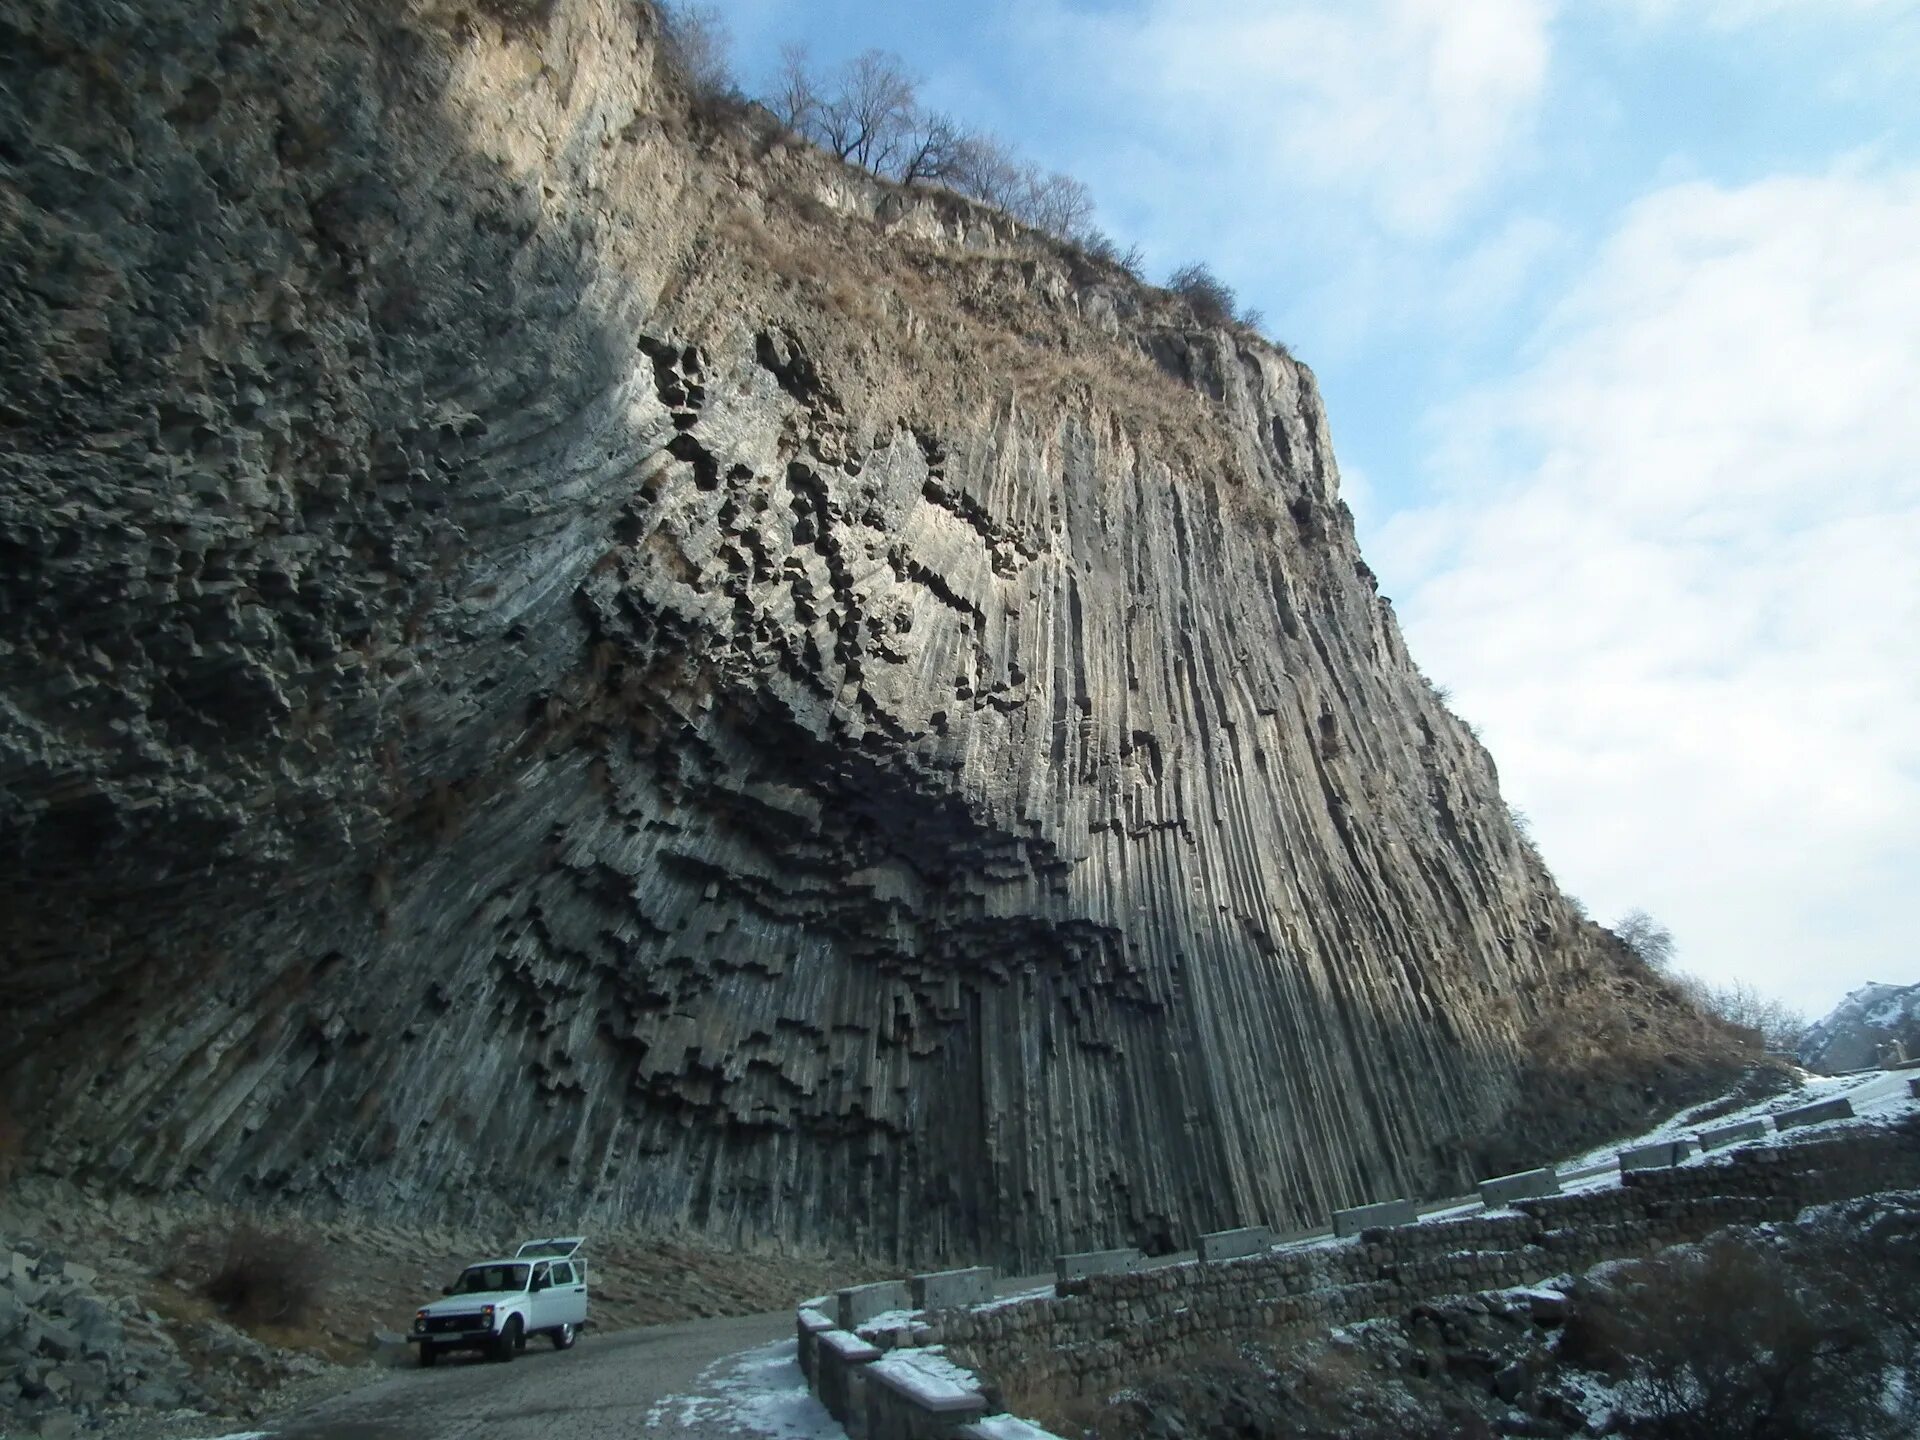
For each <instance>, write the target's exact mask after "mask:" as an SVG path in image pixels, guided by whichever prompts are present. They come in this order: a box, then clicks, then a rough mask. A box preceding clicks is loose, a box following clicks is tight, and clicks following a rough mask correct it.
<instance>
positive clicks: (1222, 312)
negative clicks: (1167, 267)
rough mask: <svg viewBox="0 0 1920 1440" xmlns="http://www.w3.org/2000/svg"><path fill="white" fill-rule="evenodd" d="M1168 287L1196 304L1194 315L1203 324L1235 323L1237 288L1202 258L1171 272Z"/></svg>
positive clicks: (1190, 302)
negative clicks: (1202, 260) (1208, 266)
mask: <svg viewBox="0 0 1920 1440" xmlns="http://www.w3.org/2000/svg"><path fill="white" fill-rule="evenodd" d="M1167 289H1169V290H1171V291H1172V292H1173V293H1174V294H1176V295H1178V296H1179V297H1180V298H1181V299H1183V300H1185V301H1186V302H1187V303H1188V304H1189V305H1191V306H1192V307H1193V313H1194V317H1195V318H1196V319H1198V320H1199V322H1200V323H1201V324H1202V325H1230V324H1232V323H1233V307H1234V293H1233V287H1232V286H1231V285H1229V284H1227V282H1226V281H1224V280H1222V279H1221V278H1220V277H1219V276H1218V275H1216V274H1214V273H1213V271H1212V270H1210V269H1208V268H1207V267H1206V265H1204V264H1202V263H1200V262H1199V261H1195V262H1194V263H1193V264H1191V265H1182V266H1181V267H1180V268H1179V269H1178V270H1176V271H1174V272H1173V274H1171V275H1169V276H1168V277H1167Z"/></svg>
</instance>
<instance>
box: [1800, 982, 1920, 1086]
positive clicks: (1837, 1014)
mask: <svg viewBox="0 0 1920 1440" xmlns="http://www.w3.org/2000/svg"><path fill="white" fill-rule="evenodd" d="M1889 1040H1899V1041H1902V1042H1903V1043H1904V1044H1905V1045H1906V1047H1907V1055H1908V1056H1909V1057H1910V1058H1912V1059H1915V1060H1920V985H1879V984H1867V985H1862V986H1861V987H1860V988H1859V989H1858V990H1856V991H1854V992H1853V993H1852V994H1851V995H1849V996H1847V998H1846V999H1844V1000H1842V1001H1841V1002H1840V1003H1839V1004H1838V1005H1836V1006H1834V1007H1833V1013H1832V1014H1830V1015H1828V1016H1827V1018H1826V1019H1824V1020H1822V1021H1820V1022H1819V1023H1818V1024H1817V1025H1813V1026H1811V1027H1809V1029H1808V1030H1807V1034H1806V1038H1805V1039H1804V1040H1802V1041H1801V1042H1800V1063H1801V1064H1802V1065H1805V1066H1806V1067H1807V1068H1808V1069H1809V1070H1819V1071H1823V1072H1825V1073H1826V1074H1829V1075H1832V1074H1837V1073H1839V1072H1840V1071H1842V1070H1859V1069H1863V1068H1865V1067H1866V1066H1868V1065H1873V1064H1876V1063H1877V1062H1878V1060H1879V1058H1880V1046H1881V1045H1883V1044H1884V1043H1886V1042H1887V1041H1889Z"/></svg>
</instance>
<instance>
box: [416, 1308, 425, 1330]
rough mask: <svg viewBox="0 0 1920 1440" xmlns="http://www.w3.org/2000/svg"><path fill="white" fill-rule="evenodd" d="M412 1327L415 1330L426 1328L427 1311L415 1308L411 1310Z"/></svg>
mask: <svg viewBox="0 0 1920 1440" xmlns="http://www.w3.org/2000/svg"><path fill="white" fill-rule="evenodd" d="M413 1328H414V1329H416V1330H424V1329H426V1328H427V1312H426V1311H424V1310H416V1311H414V1312H413Z"/></svg>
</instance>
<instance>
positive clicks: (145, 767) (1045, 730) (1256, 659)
mask: <svg viewBox="0 0 1920 1440" xmlns="http://www.w3.org/2000/svg"><path fill="white" fill-rule="evenodd" d="M540 8H541V7H538V6H526V7H501V6H493V7H490V6H486V5H480V6H476V7H473V8H472V9H471V10H468V11H453V10H447V9H442V8H441V7H438V6H434V5H428V4H424V3H422V4H401V5H376V4H365V5H331V6H319V5H312V6H292V7H282V8H275V9H262V8H260V7H256V6H250V5H244V4H240V3H237V0H225V3H223V0H212V3H201V0H195V3H192V4H189V3H186V0H155V3H150V4H144V5H142V6H139V7H118V6H109V5H106V4H104V3H87V0H69V3H64V4H25V3H21V0H5V3H0V152H3V153H4V155H5V157H6V160H7V164H6V167H5V168H4V170H0V213H4V216H5V222H6V223H5V224H4V225H0V308H3V310H4V315H5V324H4V325H0V416H4V421H5V424H4V431H3V432H0V465H3V466H4V479H3V480H0V559H3V560H4V564H3V565H0V639H3V640H4V646H3V647H0V844H4V853H5V870H6V875H5V879H4V881H0V884H4V886H5V891H4V900H5V905H6V909H7V914H8V924H7V925H6V926H5V931H6V938H5V940H4V941H3V942H0V944H4V946H5V949H4V951H0V980H4V983H5V986H6V989H7V993H8V996H9V1001H10V1003H9V1005H8V1007H7V1009H6V1018H5V1020H4V1021H0V1027H4V1028H3V1029H0V1042H3V1043H0V1051H3V1052H4V1054H5V1056H6V1057H7V1058H6V1060H5V1061H4V1062H0V1063H3V1064H4V1065H5V1066H6V1069H7V1076H6V1078H7V1080H8V1082H9V1086H10V1089H11V1092H12V1093H13V1094H15V1095H16V1096H19V1097H22V1098H21V1099H19V1100H17V1101H16V1102H15V1103H16V1106H17V1107H18V1108H20V1109H21V1110H22V1111H23V1112H24V1113H22V1114H21V1115H20V1117H19V1123H20V1124H21V1127H22V1132H23V1134H24V1135H25V1137H26V1145H27V1149H28V1154H29V1156H30V1158H31V1160H32V1163H34V1164H36V1165H37V1166H39V1167H41V1168H42V1169H45V1170H49V1171H53V1172H58V1173H72V1172H79V1173H86V1174H91V1175H95V1176H98V1177H100V1178H103V1179H107V1180H110V1181H113V1182H116V1183H122V1184H127V1185H133V1186H141V1187H153V1188H162V1189H167V1188H177V1187H198V1188H204V1189H210V1190H216V1191H221V1192H246V1191H250V1190H251V1191H262V1192H271V1193H273V1194H275V1195H282V1196H293V1197H296V1198H305V1199H307V1200H309V1201H311V1203H313V1204H314V1205H316V1206H324V1205H337V1204H347V1205H354V1206H361V1207H370V1208H373V1209H390V1210H395V1211H400V1210H405V1211H409V1212H415V1211H424V1212H426V1213H445V1214H451V1215H456V1216H465V1215H470V1214H473V1213H478V1212H481V1211H486V1210H490V1209H492V1210H497V1209H498V1207H500V1206H502V1205H503V1204H505V1205H512V1204H519V1205H522V1206H524V1207H525V1208H527V1209H528V1210H529V1211H531V1212H534V1213H537V1214H540V1215H544V1216H551V1217H554V1218H556V1219H562V1218H564V1219H565V1220H566V1221H567V1222H568V1223H574V1222H575V1221H576V1220H579V1221H588V1220H595V1219H599V1220H613V1219H620V1220H639V1221H642V1222H649V1223H657V1224H659V1225H661V1226H663V1227H674V1226H685V1227H691V1228H696V1229H701V1230H705V1231H709V1232H712V1233H715V1234H718V1235H723V1236H725V1235H735V1236H740V1235H753V1236H761V1237H789V1238H798V1239H806V1240H819V1241H831V1242H834V1243H840V1244H851V1245H858V1246H862V1247H865V1248H867V1249H870V1250H873V1251H876V1252H882V1253H893V1254H901V1255H911V1256H912V1257H914V1258H916V1259H920V1260H927V1261H933V1260H938V1259H941V1258H943V1257H952V1258H956V1259H964V1260H974V1259H987V1260H994V1261H997V1262H1000V1263H1002V1264H1005V1265H1008V1266H1012V1267H1015V1268H1029V1269H1030V1268H1032V1267H1033V1265H1034V1264H1035V1263H1036V1262H1037V1261H1038V1260H1040V1259H1041V1258H1042V1257H1044V1256H1046V1255H1051V1254H1053V1253H1056V1252H1058V1251H1064V1250H1077V1249H1086V1248H1098V1247H1103V1246H1108V1245H1112V1244H1116V1243H1138V1244H1143V1245H1146V1246H1149V1247H1154V1246H1166V1245H1170V1244H1171V1241H1172V1237H1175V1236H1178V1235H1184V1234H1191V1233H1194V1232H1196V1231H1200V1230H1206V1229H1216V1228H1223V1227H1226V1226H1230V1225H1237V1224H1258V1223H1265V1224H1271V1225H1274V1226H1276V1227H1280V1228H1286V1227H1290V1226H1293V1225H1296V1224H1298V1223H1300V1222H1302V1221H1304V1220H1306V1219H1309V1218H1317V1217H1318V1216H1321V1215H1324V1214H1325V1213H1326V1212H1327V1211H1328V1210H1329V1209H1331V1208H1332V1207H1334V1206H1336V1205H1341V1204H1349V1203H1355V1202H1360V1201H1365V1200H1369V1199H1375V1198H1383V1197H1386V1196H1390V1195H1397V1194H1414V1193H1421V1192H1422V1191H1424V1190H1427V1189H1429V1188H1430V1187H1433V1186H1442V1185H1452V1186H1456V1187H1457V1185H1458V1184H1459V1183H1460V1182H1462V1181H1464V1180H1466V1179H1467V1178H1469V1176H1470V1174H1471V1172H1472V1170H1473V1168H1474V1167H1475V1164H1476V1162H1475V1159H1474V1149H1475V1147H1476V1146H1478V1145H1481V1144H1482V1143H1483V1142H1484V1141H1486V1139H1487V1137H1489V1136H1498V1137H1499V1140H1500V1144H1501V1145H1503V1146H1506V1147H1508V1148H1509V1149H1510V1148H1511V1147H1512V1146H1513V1145H1515V1144H1519V1145H1521V1146H1523V1148H1524V1146H1525V1145H1528V1144H1534V1143H1537V1144H1538V1145H1539V1146H1541V1147H1542V1148H1543V1149H1544V1148H1547V1147H1551V1146H1552V1145H1554V1144H1555V1143H1557V1142H1558V1140H1559V1139H1560V1138H1561V1137H1560V1135H1559V1134H1558V1132H1557V1131H1556V1130H1555V1128H1554V1125H1553V1123H1552V1122H1551V1121H1550V1119H1547V1118H1539V1119H1537V1120H1536V1121H1535V1122H1534V1130H1533V1131H1532V1132H1529V1133H1527V1134H1525V1135H1516V1132H1515V1131H1514V1130H1513V1129H1512V1127H1511V1126H1509V1125H1508V1124H1507V1122H1506V1121H1505V1119H1504V1118H1503V1117H1505V1116H1506V1115H1507V1114H1508V1111H1509V1107H1510V1106H1511V1105H1512V1104H1513V1102H1514V1100H1515V1098H1516V1094H1517V1091H1518V1089H1519V1087H1520V1085H1521V1083H1522V1077H1523V1076H1524V1075H1526V1074H1528V1073H1530V1072H1529V1067H1534V1068H1536V1069H1537V1068H1538V1067H1541V1066H1548V1067H1551V1066H1552V1065H1553V1064H1554V1063H1557V1062H1556V1061H1555V1060H1554V1058H1553V1057H1552V1056H1550V1055H1546V1054H1543V1053H1542V1052H1541V1050H1540V1048H1539V1045H1538V1044H1537V1037H1538V1036H1539V1035H1541V1034H1543V1033H1550V1031H1551V1024H1550V1022H1551V1021H1552V1019H1553V1017H1554V1016H1555V1015H1556V1014H1558V1013H1559V1012H1560V1011H1561V1010H1562V1009H1564V1008H1567V1007H1577V1006H1579V1005H1585V1006H1587V1007H1588V1008H1589V1009H1597V1010H1600V1011H1605V1010H1607V1009H1609V1007H1611V1008H1612V1009H1615V1010H1621V1011H1635V1010H1636V1007H1639V1009H1640V1010H1644V1011H1645V1012H1646V1013H1647V1014H1649V1015H1650V1016H1651V1017H1652V1019H1651V1021H1650V1022H1649V1025H1648V1026H1642V1027H1641V1028H1642V1029H1643V1030H1647V1031H1648V1045H1649V1047H1650V1049H1652V1050H1654V1051H1660V1052H1667V1053H1672V1052H1681V1053H1684V1054H1686V1055H1688V1056H1693V1055H1695V1054H1696V1053H1699V1052H1698V1045H1699V1043H1700V1038H1701V1035H1700V1032H1699V1030H1698V1027H1697V1024H1696V1022H1694V1021H1692V1020H1691V1019H1689V1018H1688V1017H1687V1016H1686V1015H1685V1012H1684V1011H1682V1010H1679V1009H1678V1008H1677V1007H1674V1006H1673V1005H1671V1004H1670V1003H1669V1001H1668V1000H1667V999H1666V998H1665V992H1664V991H1662V990H1661V989H1660V987H1659V986H1658V985H1657V983H1655V982H1652V981H1650V980H1648V979H1647V978H1646V977H1645V976H1644V975H1642V974H1641V973H1640V972H1638V971H1635V970H1633V969H1632V968H1631V967H1624V966H1623V964H1622V962H1621V961H1620V959H1619V955H1618V952H1617V951H1616V950H1615V949H1614V948H1613V947H1612V946H1611V945H1610V943H1609V942H1608V941H1607V940H1606V938H1605V937H1604V936H1603V935H1602V934H1601V933H1600V932H1597V931H1595V930H1594V929H1593V928H1592V927H1590V926H1588V925H1586V924H1585V923H1584V922H1583V921H1581V920H1580V919H1579V918H1578V917H1577V915H1576V914H1575V913H1574V912H1573V911H1572V909H1570V907H1569V905H1568V903H1567V902H1566V901H1565V899H1564V898H1563V897H1562V896H1561V895H1560V894H1559V893H1558V892H1557V890H1556V889H1555V888H1554V885H1553V883H1552V880H1551V878H1550V876H1549V875H1548V874H1547V872H1546V871H1545V869H1544V867H1543V866H1542V865H1541V863H1540V861H1539V858H1538V857H1537V856H1536V855H1535V854H1534V853H1533V852H1532V851H1531V849H1530V848H1529V847H1528V846H1527V845H1526V844H1524V843H1523V841H1522V840H1521V839H1520V837H1519V836H1518V835H1517V834H1516V832H1515V830H1514V827H1513V825H1512V824H1511V822H1510V820H1509V818H1508V815H1507V812H1506V810H1505V807H1504V806H1503V804H1502V803H1501V801H1500V799H1499V795H1498V792H1497V786H1496V781H1495V776H1494V771H1493V767H1492V764H1491V762H1490V761H1489V759H1488V757H1487V756H1486V754H1485V752H1484V751H1483V750H1482V749H1481V748H1480V747H1479V745H1478V744H1477V743H1475V741H1474V740H1473V738H1472V737H1471V735H1470V734H1469V733H1468V732H1467V731H1466V730H1465V728H1464V727H1463V726H1462V725H1461V724H1460V723H1459V722H1458V721H1456V720H1455V719H1454V718H1453V717H1452V716H1451V715H1449V714H1448V713H1447V711H1446V710H1445V709H1444V708H1443V707H1442V706H1441V705H1440V703H1439V702H1438V700H1437V699H1436V697H1435V696H1434V694H1433V693H1432V691H1431V690H1430V688H1429V687H1428V686H1427V684H1426V683H1425V681H1424V680H1423V678H1422V677H1421V676H1420V674H1419V672H1418V671H1417V669H1416V668H1415V667H1414V665H1413V663H1412V662H1411V660H1410V659H1409V658H1408V656H1407V653H1406V651H1405V648H1404V646H1403V645H1402V643H1401V640H1400V636H1399V632H1398V629H1397V627H1396V625H1395V623H1394V619H1393V614H1392V610H1391V607H1390V606H1389V604H1388V603H1387V601H1386V600H1385V599H1384V598H1383V597H1381V596H1379V595H1378V594H1377V593H1376V590H1375V587H1374V585H1373V583H1372V577H1371V575H1370V572H1368V571H1367V569H1366V566H1365V564H1364V562H1362V561H1361V559H1360V557H1359V554H1358V551H1357V549H1356V547H1355V545H1354V541H1353V534H1352V526H1351V520H1350V517H1349V516H1348V514H1347V511H1346V509H1345V507H1344V506H1343V505H1342V504H1341V503H1340V501H1339V498H1338V486H1337V472H1336V468H1335V464H1334V461H1333V457H1332V450H1331V445H1330V441H1329V438H1328V430H1327V420H1326V416H1325V413H1324V411H1323V409H1322V407H1321V405H1320V402H1319V398H1318V396H1317V394H1316V392H1315V389H1314V386H1313V382H1312V377H1311V376H1310V374H1309V373H1308V372H1307V371H1306V370H1305V369H1304V368H1303V367H1301V366H1299V365H1298V364H1296V363H1295V362H1293V361H1292V360H1291V359H1289V358H1288V357H1287V356H1285V355H1284V354H1282V353H1280V352H1277V351H1275V350H1274V349H1272V348H1270V347H1269V346H1267V345H1266V344H1264V343H1263V342H1260V341H1258V340H1257V339H1256V338H1254V337H1251V336H1248V335H1230V334H1227V333H1223V332H1214V331H1206V330H1202V329H1197V328H1195V327H1193V326H1192V324H1191V322H1190V320H1189V319H1188V318H1187V317H1185V316H1184V314H1183V313H1182V312H1181V311H1180V309H1179V307H1178V305H1177V304H1176V303H1175V302H1172V301H1170V300H1169V299H1167V297H1162V296H1157V295H1155V294H1154V293H1152V292H1146V291H1142V290H1141V289H1140V288H1139V287H1137V286H1136V285H1134V284H1133V283H1132V282H1131V281H1129V280H1127V279H1126V278H1125V277H1123V276H1121V275H1119V274H1118V273H1117V272H1109V271H1105V270H1102V269H1101V268H1100V267H1098V266H1097V265H1092V264H1090V263H1088V262H1083V261H1078V260H1075V259H1073V258H1072V257H1071V256H1062V255H1060V254H1058V253H1056V252H1055V251H1054V250H1052V249H1051V248H1049V247H1046V246H1043V245H1039V244H1038V243H1036V242H1035V241H1033V240H1032V238H1031V237H1025V236H1023V235H1022V234H1020V233H1019V232H1018V231H1017V230H1016V229H1015V228H1014V227H1011V226H1009V225H1008V224H1007V223H1006V222H1005V221H1004V220H1000V219H997V218H996V217H994V216H992V215H991V214H990V213H988V212H984V211H980V210H977V209H975V208H972V207H969V206H967V205H965V204H963V203H961V202H958V201H952V200H943V199H939V198H938V197H915V196H907V197H901V196H899V195H896V194H893V193H891V192H888V191H886V190H885V188H884V187H878V186H875V185H874V184H872V183H871V182H868V181H865V180H863V179H861V178H860V177H857V176H852V175H850V174H849V172H846V171H843V170H840V169H839V168H838V167H833V166H831V165H828V164H826V163H825V162H823V161H822V160H821V159H820V157H818V156H815V155H811V154H808V153H804V152H801V151H796V150H793V149H792V148H791V147H788V146H786V145H783V144H781V143H779V142H778V141H777V140H774V139H771V138H769V137H766V136H754V135H751V134H748V133H746V132H745V131H741V132H738V133H732V132H727V131H725V130H722V131H721V132H719V133H714V132H711V131H703V130H700V129H699V128H697V127H690V126H689V123H688V122H687V121H686V119H685V118H684V113H683V108H682V106H681V103H680V101H679V100H678V99H677V98H676V95H675V93H674V92H673V90H672V86H671V83H670V82H665V81H663V80H662V79H661V77H660V76H658V75H656V73H655V70H654V68H653V64H652V53H653V44H652V33H651V29H650V23H649V21H648V19H647V16H646V14H645V12H636V11H634V10H633V9H632V8H631V7H627V6H623V5H616V4H614V3H612V0H568V3H565V4H562V5H560V6H558V7H557V9H556V10H555V11H554V13H553V14H552V15H551V17H549V18H545V19H541V18H540V17H539V16H538V14H537V12H538V11H539V10H540ZM503 17H504V20H505V22H506V23H502V21H503ZM1636 1013H1637V1011H1636ZM1689 1046H1693V1047H1695V1048H1694V1049H1692V1050H1690V1049H1688V1047H1689ZM1530 1047H1531V1048H1530ZM1644 1078H1645V1077H1644V1076H1641V1075H1639V1074H1637V1073H1636V1074H1634V1075H1632V1076H1631V1077H1630V1079H1631V1084H1630V1085H1629V1086H1628V1090H1629V1091H1630V1092H1631V1094H1632V1096H1633V1097H1634V1103H1638V1102H1639V1097H1640V1095H1641V1093H1642V1080H1643V1079H1644ZM1585 1108H1586V1110H1587V1111H1588V1112H1589V1113H1592V1112H1596V1111H1604V1109H1605V1107H1604V1106H1602V1105H1599V1104H1597V1103H1595V1102H1590V1103H1588V1104H1587V1105H1586V1107H1585Z"/></svg>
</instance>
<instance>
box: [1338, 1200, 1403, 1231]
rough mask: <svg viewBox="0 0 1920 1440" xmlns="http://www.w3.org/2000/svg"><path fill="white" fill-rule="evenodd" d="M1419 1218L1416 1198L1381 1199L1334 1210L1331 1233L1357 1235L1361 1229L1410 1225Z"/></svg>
mask: <svg viewBox="0 0 1920 1440" xmlns="http://www.w3.org/2000/svg"><path fill="white" fill-rule="evenodd" d="M1419 1218H1420V1204H1419V1202H1418V1201H1416V1200H1382V1201H1380V1202H1379V1203H1378V1204H1374V1205H1355V1206H1354V1207H1353V1208H1352V1209H1349V1210H1336V1211H1334V1212H1333V1233H1334V1234H1335V1235H1340V1236H1346V1235H1358V1234H1359V1233H1360V1232H1361V1231H1362V1230H1372V1229H1376V1228H1383V1227H1385V1226H1389V1225H1411V1224H1413V1222H1414V1221H1416V1220H1418V1219H1419Z"/></svg>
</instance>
